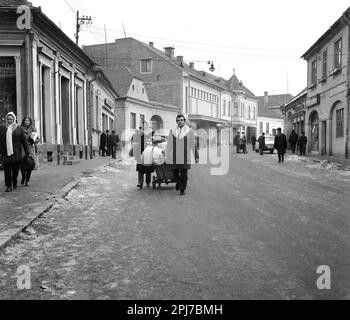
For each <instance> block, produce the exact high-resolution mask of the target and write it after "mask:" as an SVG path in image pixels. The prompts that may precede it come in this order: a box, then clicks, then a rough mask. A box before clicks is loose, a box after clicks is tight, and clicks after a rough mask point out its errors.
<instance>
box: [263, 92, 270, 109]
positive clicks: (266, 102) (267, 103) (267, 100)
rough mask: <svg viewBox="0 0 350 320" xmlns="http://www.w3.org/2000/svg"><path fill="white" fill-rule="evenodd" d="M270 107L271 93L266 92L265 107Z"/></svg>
mask: <svg viewBox="0 0 350 320" xmlns="http://www.w3.org/2000/svg"><path fill="white" fill-rule="evenodd" d="M268 105H269V93H268V92H267V91H265V97H264V106H265V107H267V106H268Z"/></svg>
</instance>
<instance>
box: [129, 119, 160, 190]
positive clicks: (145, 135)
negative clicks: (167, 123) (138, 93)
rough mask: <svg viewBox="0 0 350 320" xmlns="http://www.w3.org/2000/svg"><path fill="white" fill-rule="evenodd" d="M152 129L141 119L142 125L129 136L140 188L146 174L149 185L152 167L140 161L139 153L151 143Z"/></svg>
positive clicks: (148, 185)
mask: <svg viewBox="0 0 350 320" xmlns="http://www.w3.org/2000/svg"><path fill="white" fill-rule="evenodd" d="M153 135H154V131H153V130H152V129H151V128H149V126H148V123H147V122H146V121H143V123H142V126H140V127H139V130H137V131H136V132H135V134H134V135H133V137H132V138H131V142H132V154H133V157H135V159H136V162H137V164H136V171H137V172H138V185H137V187H138V188H140V189H142V188H143V183H144V176H145V175H146V185H147V187H150V184H151V177H152V173H153V172H154V169H153V167H152V166H145V165H144V164H143V163H142V158H141V155H142V153H143V152H144V151H145V149H146V147H147V145H152V137H153Z"/></svg>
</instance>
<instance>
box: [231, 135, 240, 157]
mask: <svg viewBox="0 0 350 320" xmlns="http://www.w3.org/2000/svg"><path fill="white" fill-rule="evenodd" d="M240 138H241V136H240V134H239V133H237V134H236V136H235V138H234V139H233V144H234V145H235V146H236V152H237V153H239V151H240V149H239V139H240Z"/></svg>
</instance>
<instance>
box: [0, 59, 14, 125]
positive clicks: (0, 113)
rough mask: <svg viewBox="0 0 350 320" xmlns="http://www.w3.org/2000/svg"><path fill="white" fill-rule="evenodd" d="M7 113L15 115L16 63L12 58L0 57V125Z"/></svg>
mask: <svg viewBox="0 0 350 320" xmlns="http://www.w3.org/2000/svg"><path fill="white" fill-rule="evenodd" d="M9 112H13V113H14V114H16V115H17V101H16V63H15V59H14V58H13V57H0V124H4V123H5V116H6V114H7V113H9Z"/></svg>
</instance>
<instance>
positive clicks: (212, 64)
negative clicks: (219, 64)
mask: <svg viewBox="0 0 350 320" xmlns="http://www.w3.org/2000/svg"><path fill="white" fill-rule="evenodd" d="M208 64H211V66H210V68H209V71H210V72H214V71H215V67H214V62H213V61H208Z"/></svg>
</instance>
